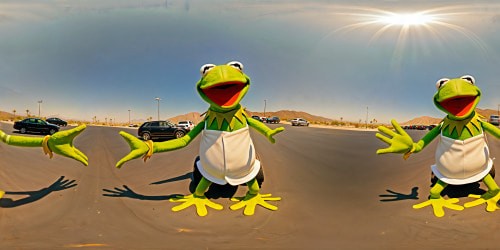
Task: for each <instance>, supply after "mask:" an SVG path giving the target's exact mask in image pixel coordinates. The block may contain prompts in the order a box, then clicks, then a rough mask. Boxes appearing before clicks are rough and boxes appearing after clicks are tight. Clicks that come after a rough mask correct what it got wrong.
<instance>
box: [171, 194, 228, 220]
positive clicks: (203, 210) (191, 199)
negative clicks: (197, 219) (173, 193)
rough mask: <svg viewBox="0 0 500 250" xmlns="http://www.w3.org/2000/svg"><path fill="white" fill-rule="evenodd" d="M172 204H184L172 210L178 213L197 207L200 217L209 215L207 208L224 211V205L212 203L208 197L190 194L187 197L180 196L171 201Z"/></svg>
mask: <svg viewBox="0 0 500 250" xmlns="http://www.w3.org/2000/svg"><path fill="white" fill-rule="evenodd" d="M170 201H171V202H183V203H182V204H180V205H177V206H175V207H173V208H172V211H174V212H178V211H181V210H184V209H186V208H188V207H190V206H192V205H195V206H196V213H197V214H198V215H199V216H206V215H207V214H208V211H207V207H211V208H213V209H215V210H222V208H223V207H222V205H220V204H217V203H215V202H212V201H210V200H209V199H207V197H205V196H204V195H203V196H198V195H195V194H190V195H186V196H178V197H176V198H172V199H170Z"/></svg>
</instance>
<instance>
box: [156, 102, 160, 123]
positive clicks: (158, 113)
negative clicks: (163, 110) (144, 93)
mask: <svg viewBox="0 0 500 250" xmlns="http://www.w3.org/2000/svg"><path fill="white" fill-rule="evenodd" d="M155 100H156V101H157V102H158V121H159V120H160V101H161V98H160V97H155Z"/></svg>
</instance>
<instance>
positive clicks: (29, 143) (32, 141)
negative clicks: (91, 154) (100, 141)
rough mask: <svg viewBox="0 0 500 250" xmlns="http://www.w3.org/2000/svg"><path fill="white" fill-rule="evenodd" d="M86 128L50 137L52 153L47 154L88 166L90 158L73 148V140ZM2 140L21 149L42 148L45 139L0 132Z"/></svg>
mask: <svg viewBox="0 0 500 250" xmlns="http://www.w3.org/2000/svg"><path fill="white" fill-rule="evenodd" d="M85 128H86V126H85V125H81V126H78V127H76V128H73V129H69V130H64V131H59V132H57V133H55V134H53V135H51V136H48V137H49V138H48V139H47V145H46V146H47V147H48V150H49V151H50V152H47V153H48V154H49V155H50V158H52V152H54V153H56V154H58V155H62V156H64V157H68V158H71V159H74V160H76V161H79V162H81V163H82V164H83V165H85V166H87V165H88V164H89V163H88V160H89V159H88V157H87V156H86V155H85V154H84V153H82V152H81V151H80V150H79V149H77V148H76V147H74V146H73V139H75V137H76V136H77V135H79V134H80V133H81V132H83V130H85ZM0 138H1V140H2V141H3V142H4V143H6V144H8V145H13V146H19V147H42V146H43V145H42V144H43V140H44V138H40V137H25V136H15V135H7V134H5V133H4V132H3V131H1V130H0Z"/></svg>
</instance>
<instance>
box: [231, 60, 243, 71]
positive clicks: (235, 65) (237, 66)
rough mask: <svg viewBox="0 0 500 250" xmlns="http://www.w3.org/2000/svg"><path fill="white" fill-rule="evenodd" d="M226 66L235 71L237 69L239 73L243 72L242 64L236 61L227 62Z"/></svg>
mask: <svg viewBox="0 0 500 250" xmlns="http://www.w3.org/2000/svg"><path fill="white" fill-rule="evenodd" d="M227 65H229V66H231V67H233V68H235V69H238V70H240V71H243V63H240V62H238V61H231V62H228V63H227Z"/></svg>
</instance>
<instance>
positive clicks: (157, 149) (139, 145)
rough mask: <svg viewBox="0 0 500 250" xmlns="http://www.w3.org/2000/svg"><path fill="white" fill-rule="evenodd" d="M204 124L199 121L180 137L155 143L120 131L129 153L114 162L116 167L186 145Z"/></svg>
mask: <svg viewBox="0 0 500 250" xmlns="http://www.w3.org/2000/svg"><path fill="white" fill-rule="evenodd" d="M204 126H205V123H204V122H200V123H199V124H198V125H196V127H194V128H193V129H192V130H191V131H189V133H187V134H186V135H185V136H183V137H181V138H177V139H174V140H170V141H165V142H156V143H154V142H153V141H151V140H149V141H142V140H139V139H138V138H137V137H135V136H133V135H131V134H129V133H127V132H124V131H120V135H121V136H122V137H123V138H124V139H125V141H127V143H128V145H129V146H130V153H128V154H127V155H126V156H124V157H123V158H122V159H121V160H120V161H118V162H117V163H116V167H117V168H121V166H122V165H123V164H124V163H125V162H128V161H130V160H133V159H137V158H139V157H143V158H144V161H146V160H147V159H148V158H150V157H151V156H152V155H153V153H161V152H166V151H172V150H176V149H180V148H183V147H185V146H187V145H188V144H189V143H190V142H191V141H192V140H193V139H194V138H195V137H196V136H197V135H198V134H199V133H200V132H201V131H202V130H203V127H204Z"/></svg>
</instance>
